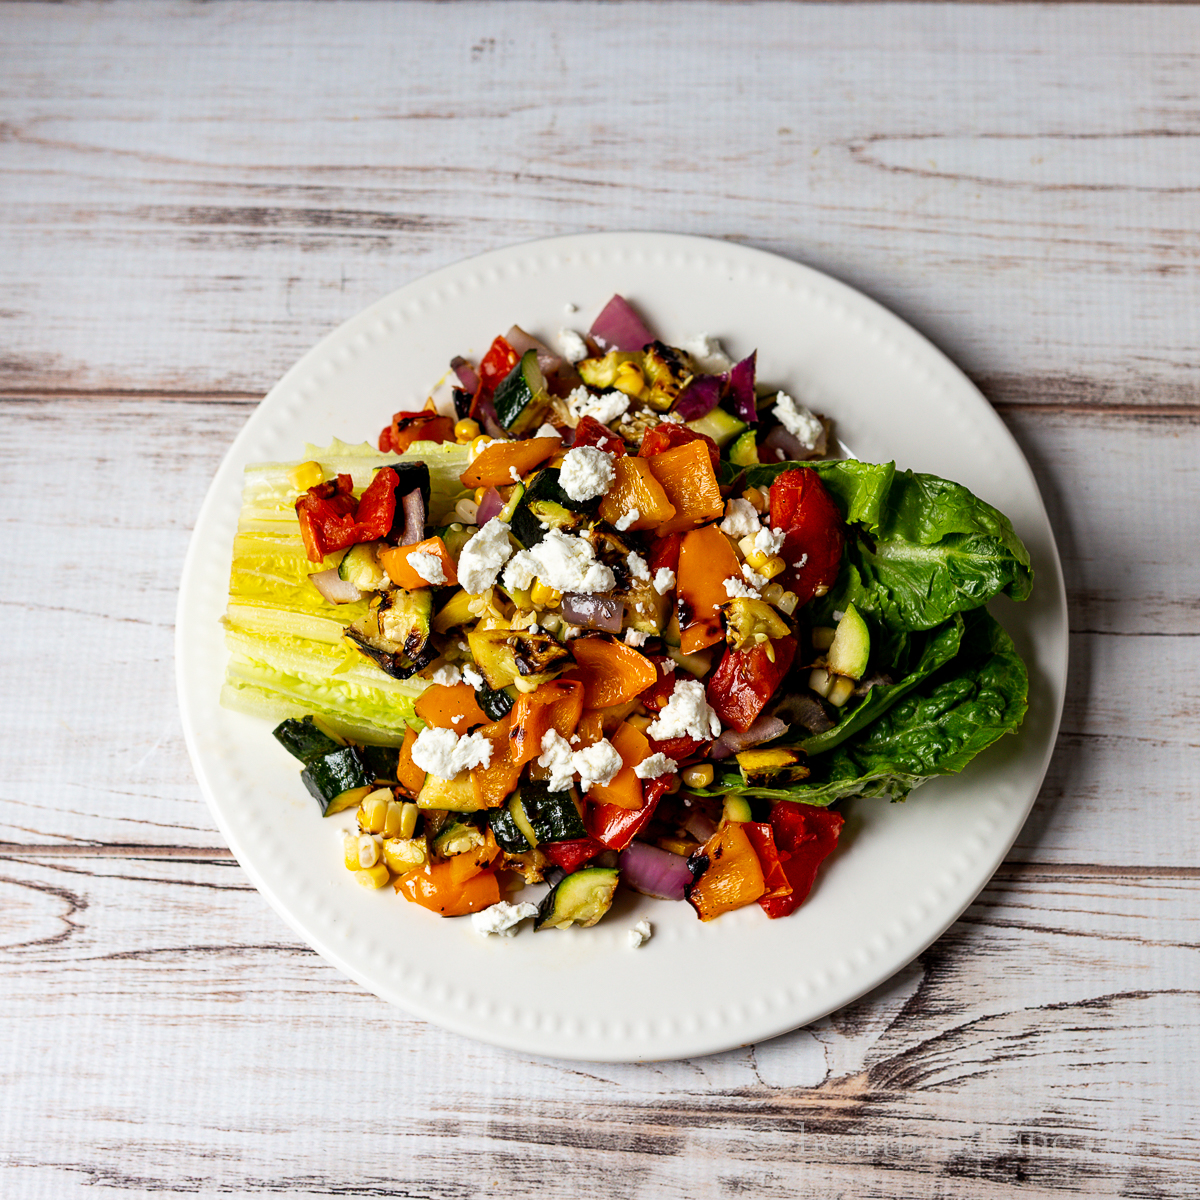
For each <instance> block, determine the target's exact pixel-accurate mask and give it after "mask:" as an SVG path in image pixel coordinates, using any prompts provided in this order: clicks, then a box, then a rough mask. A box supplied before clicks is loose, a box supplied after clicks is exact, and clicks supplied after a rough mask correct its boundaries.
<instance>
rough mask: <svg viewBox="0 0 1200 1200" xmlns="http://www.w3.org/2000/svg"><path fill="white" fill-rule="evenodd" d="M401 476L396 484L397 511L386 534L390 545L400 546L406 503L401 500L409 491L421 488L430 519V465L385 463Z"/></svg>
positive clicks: (426, 511) (385, 537)
mask: <svg viewBox="0 0 1200 1200" xmlns="http://www.w3.org/2000/svg"><path fill="white" fill-rule="evenodd" d="M383 465H385V466H389V467H391V468H392V470H393V471H395V472H396V474H397V475H398V476H399V477H400V482H399V483H397V484H396V491H395V496H396V511H395V515H394V516H393V517H392V527H391V529H389V530H388V532H387V534H386V535H385V536H384V539H383V540H384V541H385V542H387V543H388V545H389V546H398V545H399V544H400V539H401V538H403V537H404V526H405V517H404V505H403V504H402V503H401V501H402V500H403V499H404V497H405V496H407V495H408V493H409V492H413V491H416V490H417V489H418V488H420V490H421V498H422V499H423V500H424V501H425V519H426V521H428V520H429V497H430V486H429V466H428V464H426V463H423V462H403V463H385V464H383Z"/></svg>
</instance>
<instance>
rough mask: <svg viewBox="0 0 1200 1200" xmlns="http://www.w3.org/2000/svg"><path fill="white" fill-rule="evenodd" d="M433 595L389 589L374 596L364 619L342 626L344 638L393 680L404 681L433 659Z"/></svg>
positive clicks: (434, 654) (423, 589)
mask: <svg viewBox="0 0 1200 1200" xmlns="http://www.w3.org/2000/svg"><path fill="white" fill-rule="evenodd" d="M432 618H433V594H432V592H431V591H430V590H429V589H428V588H422V589H421V590H420V591H418V592H409V591H405V589H404V588H393V589H392V590H391V591H389V592H384V593H382V594H381V595H378V596H375V597H374V598H373V599H372V601H371V607H370V609H369V610H368V611H367V614H366V616H364V617H360V618H359V619H358V620H357V621H355V622H354V624H353V625H349V626H347V627H346V631H345V635H344V636H345V637H346V638H347V639H348V640H349V641H351V642H352V643H353V644H354V646H355V647H356V648H357V649H358V650H359V651H361V652H362V653H363V654H365V655H366V656H367V657H368V658H369V659H371V660H372V662H374V663H376V664H377V665H378V666H379V668H380V669H381V670H383V671H385V672H386V673H387V674H388V675H391V676H392V677H393V678H394V679H407V678H409V676H410V675H414V674H416V672H417V671H419V670H420V669H421V668H422V667H427V666H428V665H429V664H430V663H431V662H433V660H434V659H435V658H436V657H437V651H436V650H435V649H434V648H433V647H432V646H431V645H430V644H429V631H430V628H431V626H432Z"/></svg>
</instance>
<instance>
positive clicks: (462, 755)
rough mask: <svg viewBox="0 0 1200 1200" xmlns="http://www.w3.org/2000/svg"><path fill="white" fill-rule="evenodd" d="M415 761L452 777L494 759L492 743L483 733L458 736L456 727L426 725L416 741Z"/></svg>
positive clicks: (414, 743)
mask: <svg viewBox="0 0 1200 1200" xmlns="http://www.w3.org/2000/svg"><path fill="white" fill-rule="evenodd" d="M412 760H413V762H415V763H416V764H417V766H418V767H420V768H421V770H422V771H428V772H429V774H430V775H436V776H437V777H438V778H439V779H453V778H454V777H455V775H457V774H458V773H459V772H460V771H469V770H470V769H471V768H472V767H486V766H488V764H489V763H491V761H492V743H491V742H489V741H488V739H487V738H485V737H484V736H483V734H482V733H468V734H467V735H466V736H464V737H459V736H458V734H457V733H455V732H454V730H453V729H434V728H433V726H431V725H430V726H426V727H425V728H424V729H422V730H421V732H420V733H418V734H417V740H416V741H415V742H413V748H412Z"/></svg>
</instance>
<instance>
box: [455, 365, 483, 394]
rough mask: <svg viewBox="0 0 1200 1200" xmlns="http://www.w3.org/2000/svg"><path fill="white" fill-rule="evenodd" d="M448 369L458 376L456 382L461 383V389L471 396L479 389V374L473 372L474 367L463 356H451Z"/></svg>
mask: <svg viewBox="0 0 1200 1200" xmlns="http://www.w3.org/2000/svg"><path fill="white" fill-rule="evenodd" d="M450 369H451V370H452V371H453V372H454V374H455V375H457V376H458V382H459V383H461V384H462V385H463V389H464V390H465V391H467V392H468V393H469V394H470V395H472V396H473V395H475V393H476V392H477V391H479V376H478V375H476V374H475V368H474V367H473V366H471V364H470V363H469V362H467V360H466V359H465V358H462V357H455V358H452V359H451V360H450Z"/></svg>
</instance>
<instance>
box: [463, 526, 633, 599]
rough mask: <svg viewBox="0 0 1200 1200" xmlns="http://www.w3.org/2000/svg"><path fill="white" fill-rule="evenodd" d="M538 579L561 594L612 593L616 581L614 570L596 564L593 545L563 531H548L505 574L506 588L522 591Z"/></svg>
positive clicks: (601, 564) (516, 557)
mask: <svg viewBox="0 0 1200 1200" xmlns="http://www.w3.org/2000/svg"><path fill="white" fill-rule="evenodd" d="M468 544H469V543H468ZM460 578H461V575H460ZM535 579H541V580H542V582H543V583H545V584H546V585H547V587H552V588H555V589H556V590H557V591H560V592H587V593H589V594H590V593H594V592H608V591H611V590H612V589H613V588H614V587H615V586H616V582H617V581H616V578H615V577H614V575H613V573H612V571H611V569H610V568H608V567H606V566H605V565H604V564H603V563H600V562H597V561H596V551H595V549H594V548H593V546H592V544H591V542H589V541H588V540H587V539H586V538H581V537H572V536H571V535H570V534H567V533H563V531H562V530H561V529H550V530H547V532H546V536H545V537H544V538H542V540H541V541H540V542H538V544H537V545H536V546H534V547H533V548H532V549H530V550H519V551H518V552H517V553H516V554H514V555H513V558H512V561H511V562H510V563H509V564H508V567H507V568H506V570H505V572H504V586H505V587H508V588H516V589H518V590H520V591H525V590H527V589H528V588H530V587H532V586H533V581H534V580H535Z"/></svg>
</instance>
